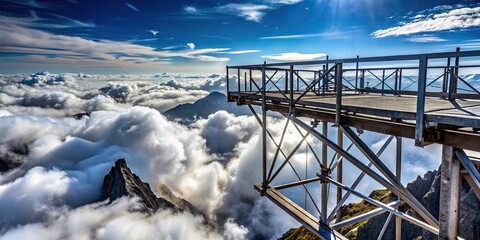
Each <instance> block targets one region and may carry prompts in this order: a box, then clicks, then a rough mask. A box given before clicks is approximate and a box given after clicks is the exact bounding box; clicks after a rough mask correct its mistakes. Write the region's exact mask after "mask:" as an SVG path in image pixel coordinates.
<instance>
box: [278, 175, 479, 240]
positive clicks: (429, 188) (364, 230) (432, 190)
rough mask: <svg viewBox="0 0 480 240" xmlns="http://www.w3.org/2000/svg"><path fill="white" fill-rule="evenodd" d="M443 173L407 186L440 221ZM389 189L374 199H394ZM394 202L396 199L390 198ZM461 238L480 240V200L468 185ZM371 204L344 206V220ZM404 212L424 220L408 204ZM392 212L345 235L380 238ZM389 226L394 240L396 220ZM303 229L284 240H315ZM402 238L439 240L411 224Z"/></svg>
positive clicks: (387, 235)
mask: <svg viewBox="0 0 480 240" xmlns="http://www.w3.org/2000/svg"><path fill="white" fill-rule="evenodd" d="M440 179H441V178H440V170H435V171H429V172H427V173H426V174H425V175H424V176H423V177H420V176H418V177H417V179H415V180H414V181H412V182H411V183H409V184H408V185H407V189H408V190H409V191H410V192H411V193H412V194H413V196H415V198H417V199H418V200H419V201H420V202H421V203H422V204H423V205H424V206H425V207H426V208H427V210H428V211H429V212H430V213H432V214H433V216H435V217H436V218H438V215H439V200H440ZM381 191H386V190H376V191H373V192H372V193H371V194H370V196H371V197H374V198H375V199H377V200H380V199H379V196H380V195H382V196H384V197H385V196H387V195H388V198H391V197H394V195H393V194H391V193H390V192H388V193H387V192H383V194H379V193H381ZM389 200H392V199H389ZM460 206H461V209H460V227H459V232H460V236H461V237H463V238H464V239H472V240H473V239H480V201H479V200H478V199H477V197H476V195H475V193H474V192H473V190H471V189H470V186H468V184H466V183H464V184H462V191H461V198H460ZM371 207H372V206H371V204H369V203H366V202H364V201H362V202H360V203H351V204H348V205H344V206H343V207H342V208H341V211H342V216H344V217H343V218H342V219H347V218H349V217H353V216H356V215H358V214H361V213H364V212H367V211H369V210H371ZM400 210H401V211H403V212H406V213H407V214H410V215H413V216H415V217H416V218H420V217H419V216H418V215H417V214H416V213H414V212H413V211H412V210H411V209H410V208H409V207H408V206H407V205H403V206H401V207H400ZM387 217H388V213H384V214H382V215H379V216H377V217H374V218H371V219H369V220H366V221H362V222H360V223H357V224H355V225H354V226H350V227H346V228H343V229H341V230H340V232H341V233H342V234H344V235H345V236H347V237H348V238H349V239H377V236H378V234H379V233H380V231H381V229H382V227H383V224H384V223H385V222H386V219H387ZM393 219H394V218H392V221H391V222H390V224H389V225H388V227H387V230H386V232H385V234H384V237H383V239H394V238H395V237H394V236H395V235H394V234H395V225H394V223H395V221H394V220H393ZM304 230H306V229H304V228H303V227H301V228H296V229H291V230H290V231H288V232H287V233H286V234H285V235H284V236H282V237H281V238H280V239H315V238H312V236H313V235H311V234H310V233H308V231H307V232H305V231H304ZM402 239H437V236H435V235H434V234H432V233H430V232H428V231H426V230H423V229H421V228H419V227H416V226H414V225H412V224H410V223H408V222H407V221H402Z"/></svg>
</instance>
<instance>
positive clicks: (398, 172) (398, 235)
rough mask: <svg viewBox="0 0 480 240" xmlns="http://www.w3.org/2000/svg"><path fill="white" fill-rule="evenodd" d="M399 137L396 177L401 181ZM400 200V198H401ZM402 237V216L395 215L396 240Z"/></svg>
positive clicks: (400, 144)
mask: <svg viewBox="0 0 480 240" xmlns="http://www.w3.org/2000/svg"><path fill="white" fill-rule="evenodd" d="M396 139H397V156H396V165H397V166H396V168H395V170H396V172H395V174H396V177H397V178H398V181H401V177H402V138H401V137H396ZM399 200H400V198H399ZM401 239H402V218H401V217H399V216H396V217H395V240H401Z"/></svg>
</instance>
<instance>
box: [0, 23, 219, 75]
mask: <svg viewBox="0 0 480 240" xmlns="http://www.w3.org/2000/svg"><path fill="white" fill-rule="evenodd" d="M51 46H55V49H52V48H51ZM226 50H229V48H208V49H195V50H188V51H182V50H179V51H173V50H161V51H158V50H156V49H155V48H153V47H148V46H143V45H138V44H133V43H129V42H117V41H110V40H95V41H94V40H89V39H84V38H81V37H71V36H64V35H55V34H51V33H48V32H45V31H41V30H35V29H31V28H26V27H23V26H18V25H12V24H4V25H1V26H0V52H3V53H18V52H19V53H27V54H28V53H30V54H31V55H28V56H10V58H12V59H18V58H20V59H23V60H28V61H35V62H42V63H56V64H62V65H72V66H75V67H76V68H78V67H79V66H111V67H143V68H148V67H154V66H160V65H164V64H166V63H169V62H170V61H169V60H166V59H169V58H174V57H179V58H189V59H196V60H199V61H210V62H211V61H220V62H223V61H228V60H229V59H227V58H216V57H212V56H209V55H206V54H211V53H217V52H222V51H226ZM46 54H54V55H55V57H53V58H52V57H48V56H46ZM6 58H8V57H6ZM17 61H18V60H17Z"/></svg>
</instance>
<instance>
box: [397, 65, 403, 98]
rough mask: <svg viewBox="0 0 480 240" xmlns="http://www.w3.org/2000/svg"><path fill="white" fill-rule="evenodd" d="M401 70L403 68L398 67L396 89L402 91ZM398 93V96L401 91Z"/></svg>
mask: <svg viewBox="0 0 480 240" xmlns="http://www.w3.org/2000/svg"><path fill="white" fill-rule="evenodd" d="M402 72H403V69H401V68H400V74H398V91H400V92H401V91H402ZM400 92H399V93H398V96H401V95H402V94H401V93H400Z"/></svg>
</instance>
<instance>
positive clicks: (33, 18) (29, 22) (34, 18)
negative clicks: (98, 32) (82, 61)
mask: <svg viewBox="0 0 480 240" xmlns="http://www.w3.org/2000/svg"><path fill="white" fill-rule="evenodd" d="M51 16H54V18H43V17H40V16H38V14H37V13H36V12H35V11H31V12H30V17H27V18H20V17H10V16H0V22H1V23H2V24H5V25H7V24H11V25H19V26H24V27H30V28H52V29H54V28H94V27H96V26H95V24H94V23H91V22H82V21H79V20H75V19H72V18H69V17H65V16H62V15H58V14H52V15H51Z"/></svg>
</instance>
